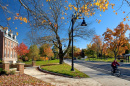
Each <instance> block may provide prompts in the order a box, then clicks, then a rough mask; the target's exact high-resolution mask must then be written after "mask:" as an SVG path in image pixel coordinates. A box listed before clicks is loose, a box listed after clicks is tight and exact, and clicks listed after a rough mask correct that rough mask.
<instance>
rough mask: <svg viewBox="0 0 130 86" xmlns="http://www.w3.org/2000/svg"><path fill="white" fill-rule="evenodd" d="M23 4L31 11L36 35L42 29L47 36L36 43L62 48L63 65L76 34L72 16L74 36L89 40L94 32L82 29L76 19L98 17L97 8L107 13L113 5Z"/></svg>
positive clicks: (62, 0)
mask: <svg viewBox="0 0 130 86" xmlns="http://www.w3.org/2000/svg"><path fill="white" fill-rule="evenodd" d="M19 2H20V3H21V5H22V6H23V7H24V8H25V9H26V10H27V12H28V17H29V18H28V19H29V23H30V25H31V26H32V28H33V30H34V32H35V31H37V30H40V31H38V32H41V33H44V34H42V35H41V36H39V37H38V39H37V40H36V41H35V42H38V43H41V42H42V43H43V42H46V43H48V42H51V43H52V44H53V45H55V46H56V47H57V48H58V49H59V52H58V53H59V54H58V55H59V59H60V61H59V63H60V64H62V63H63V57H64V56H65V55H66V53H67V52H68V49H69V47H70V45H71V40H72V39H71V36H72V35H71V33H72V31H71V28H70V27H68V26H67V25H69V24H70V22H69V21H70V20H71V19H72V15H71V14H74V15H75V17H74V16H73V19H74V23H73V24H74V26H75V28H74V37H75V38H77V37H80V38H84V39H87V38H90V37H91V36H92V34H93V32H94V31H93V30H92V29H88V28H87V27H78V26H79V24H78V23H76V20H78V19H79V18H81V17H82V15H85V16H87V17H90V16H92V15H94V14H95V11H96V10H97V9H98V10H100V11H103V12H105V10H107V9H108V5H109V1H108V0H46V1H43V0H39V1H37V0H26V1H25V0H19ZM110 5H112V4H110ZM100 22H101V20H98V23H100ZM70 25H71V24H70ZM34 28H35V29H34ZM81 28H82V29H81ZM38 34H39V33H38ZM63 35H64V36H63ZM64 43H68V44H67V47H66V48H65V49H63V44H64Z"/></svg>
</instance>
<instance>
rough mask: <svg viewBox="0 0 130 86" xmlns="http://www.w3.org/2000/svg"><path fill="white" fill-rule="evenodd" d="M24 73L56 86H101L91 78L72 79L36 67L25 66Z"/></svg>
mask: <svg viewBox="0 0 130 86" xmlns="http://www.w3.org/2000/svg"><path fill="white" fill-rule="evenodd" d="M24 73H25V74H28V75H30V76H32V77H35V78H38V79H40V80H43V81H45V82H47V83H51V84H52V85H56V86H102V85H101V84H100V83H99V82H97V81H95V80H93V79H91V78H82V79H74V78H67V77H62V76H56V75H51V74H47V73H43V72H40V71H39V70H37V69H36V67H26V69H25V70H24Z"/></svg>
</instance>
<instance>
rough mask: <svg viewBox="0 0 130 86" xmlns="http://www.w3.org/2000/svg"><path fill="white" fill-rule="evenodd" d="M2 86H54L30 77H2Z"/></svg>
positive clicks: (0, 85) (0, 77)
mask: <svg viewBox="0 0 130 86" xmlns="http://www.w3.org/2000/svg"><path fill="white" fill-rule="evenodd" d="M0 86H52V85H51V84H49V83H46V82H44V81H42V80H39V79H37V78H34V77H31V76H29V75H26V74H23V75H8V76H6V75H2V76H0Z"/></svg>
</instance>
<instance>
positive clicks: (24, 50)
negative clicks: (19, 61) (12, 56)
mask: <svg viewBox="0 0 130 86" xmlns="http://www.w3.org/2000/svg"><path fill="white" fill-rule="evenodd" d="M14 49H15V51H16V52H17V54H18V55H19V56H20V58H21V57H22V56H23V55H25V54H27V53H29V50H28V47H27V46H26V45H25V44H24V43H23V42H22V43H21V44H19V45H18V46H16V47H15V48H14Z"/></svg>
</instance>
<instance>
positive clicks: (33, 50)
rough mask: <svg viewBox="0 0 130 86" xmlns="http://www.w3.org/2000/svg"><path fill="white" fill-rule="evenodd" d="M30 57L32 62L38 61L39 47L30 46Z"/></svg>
mask: <svg viewBox="0 0 130 86" xmlns="http://www.w3.org/2000/svg"><path fill="white" fill-rule="evenodd" d="M28 56H29V57H30V59H32V60H36V59H38V57H39V48H38V47H37V45H31V46H30V48H29V54H28Z"/></svg>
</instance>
